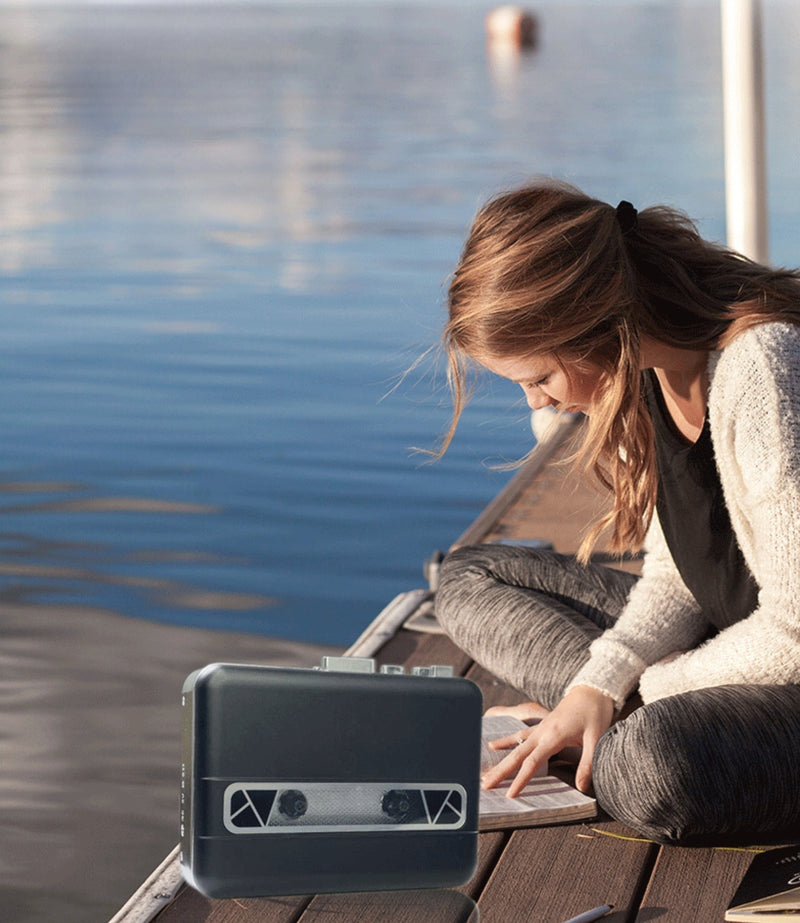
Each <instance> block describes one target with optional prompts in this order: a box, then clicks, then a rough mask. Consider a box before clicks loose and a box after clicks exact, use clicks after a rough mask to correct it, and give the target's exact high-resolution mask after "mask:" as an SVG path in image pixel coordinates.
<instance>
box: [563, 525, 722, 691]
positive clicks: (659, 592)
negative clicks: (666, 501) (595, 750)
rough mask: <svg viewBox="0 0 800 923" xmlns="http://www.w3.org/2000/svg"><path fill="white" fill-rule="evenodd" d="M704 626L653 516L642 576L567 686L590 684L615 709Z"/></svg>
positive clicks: (698, 635) (694, 640) (689, 644)
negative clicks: (649, 670) (650, 668)
mask: <svg viewBox="0 0 800 923" xmlns="http://www.w3.org/2000/svg"><path fill="white" fill-rule="evenodd" d="M708 627H709V626H708V622H707V621H706V620H705V619H704V618H703V616H702V614H701V612H700V608H699V606H698V605H697V603H696V601H695V599H694V596H692V594H691V592H690V591H689V590H688V588H687V587H686V584H685V583H684V582H683V580H682V579H681V576H680V574H679V573H678V570H677V568H676V567H675V564H674V562H673V560H672V555H671V554H670V552H669V549H668V547H667V543H666V540H665V538H664V534H663V532H662V530H661V525H660V523H659V521H658V517H657V516H654V517H653V520H652V523H651V525H650V529H649V530H648V533H647V539H646V541H645V557H644V564H643V566H642V576H641V578H640V579H639V580H638V581H637V583H636V584H635V586H634V588H633V590H632V591H631V594H630V596H629V598H628V603H627V605H626V606H625V609H624V611H623V612H622V614H621V615H620V617H619V619H618V620H617V622H616V624H615V625H614V626H613V628H610V629H609V630H608V631H606V632H604V633H603V634H602V635H601V636H600V637H599V638H597V640H595V641H594V642H593V643H592V645H591V647H590V649H589V660H588V662H587V663H586V664H585V665H584V666H583V667H582V668H581V670H580V671H579V672H578V673H577V674H576V675H575V677H574V678H573V680H572V682H571V683H570V685H569V687H568V689H570V688H572V687H573V686H578V685H581V686H592V687H593V688H595V689H599V690H600V691H601V692H605V693H606V695H609V696H611V697H612V698H613V699H614V700H615V702H616V704H617V707H621V706H622V704H623V703H624V701H625V699H626V698H627V696H628V695H629V694H630V692H631V691H632V690H633V689H634V688H635V686H636V684H637V681H638V680H639V677H640V676H641V674H642V673H643V672H644V671H645V670H646V669H647V667H648V666H649V665H650V664H653V663H656V662H657V661H659V660H661V659H662V658H665V657H668V656H669V655H672V654H674V653H675V652H676V651H683V650H687V649H688V648H691V647H694V645H696V644H697V643H698V641H699V640H700V639H701V638H702V637H703V636H704V635H705V634H706V633H707V631H708Z"/></svg>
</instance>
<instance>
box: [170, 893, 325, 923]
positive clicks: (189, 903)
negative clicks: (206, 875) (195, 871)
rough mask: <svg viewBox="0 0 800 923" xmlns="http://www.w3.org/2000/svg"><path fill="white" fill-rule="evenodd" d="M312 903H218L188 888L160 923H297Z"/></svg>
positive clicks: (304, 899) (279, 899)
mask: <svg viewBox="0 0 800 923" xmlns="http://www.w3.org/2000/svg"><path fill="white" fill-rule="evenodd" d="M310 900H311V898H310V897H271V898H237V899H235V900H224V901H215V900H211V899H210V898H207V897H204V896H203V895H202V894H200V892H199V891H195V890H194V889H193V888H189V887H187V886H186V885H184V886H183V888H182V889H181V891H180V892H179V893H178V895H177V897H176V898H175V900H174V901H173V902H172V903H171V904H170V905H169V906H168V907H165V908H164V909H163V910H162V911H161V913H159V915H158V917H157V919H158V923H198V921H200V920H202V921H203V923H296V921H297V920H299V919H300V917H301V915H302V913H303V910H304V909H305V908H306V907H307V906H308V904H309V902H310Z"/></svg>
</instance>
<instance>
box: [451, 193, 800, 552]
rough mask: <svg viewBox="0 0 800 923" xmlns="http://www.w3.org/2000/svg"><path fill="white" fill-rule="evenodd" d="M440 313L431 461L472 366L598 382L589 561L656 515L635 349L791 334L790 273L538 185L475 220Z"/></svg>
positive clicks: (651, 214)
mask: <svg viewBox="0 0 800 923" xmlns="http://www.w3.org/2000/svg"><path fill="white" fill-rule="evenodd" d="M629 212H630V210H629ZM629 217H630V215H629ZM448 309H449V319H448V322H447V324H446V326H445V330H444V334H443V344H444V349H445V353H446V355H447V360H448V381H449V384H450V389H451V392H452V396H453V417H452V421H451V426H450V429H449V431H448V432H447V433H446V434H445V436H444V439H443V441H442V446H441V452H444V451H445V450H446V448H447V446H448V445H449V444H450V441H451V440H452V438H453V434H454V432H455V429H456V426H457V424H458V420H459V417H460V415H461V412H462V410H463V408H464V406H465V404H466V401H467V400H468V398H469V393H470V390H471V388H470V384H469V382H470V376H471V373H472V371H473V370H474V367H475V360H476V358H477V357H483V358H490V357H494V358H522V357H526V356H529V355H534V354H540V355H542V354H553V355H555V357H556V359H557V360H558V362H559V364H560V365H561V367H562V368H563V369H564V372H565V374H566V375H567V377H568V378H569V376H570V371H571V370H573V371H574V370H576V369H579V368H580V367H581V366H582V365H583V364H584V363H590V364H591V365H593V366H594V367H595V368H598V369H599V370H600V376H601V377H600V385H599V387H598V388H597V390H596V392H595V399H594V400H593V403H592V407H591V413H590V415H589V420H588V426H587V428H586V435H585V439H584V444H583V448H582V449H581V451H580V452H579V453H578V457H579V458H580V459H581V460H582V461H583V462H584V465H585V467H586V469H587V471H588V472H590V473H592V474H593V475H594V477H595V478H596V480H597V481H599V483H600V484H601V485H603V486H604V487H605V488H607V489H608V490H610V491H611V492H612V494H613V506H612V509H611V511H610V512H609V513H608V514H607V515H606V516H605V517H603V519H601V520H600V522H598V523H597V524H595V526H594V527H593V528H592V529H591V531H590V532H589V534H588V535H587V536H586V538H585V539H584V541H583V544H582V546H581V549H580V554H579V556H580V558H581V559H582V560H587V559H588V556H589V553H590V551H591V548H592V547H593V545H594V543H595V542H596V540H597V538H598V536H599V535H600V533H601V532H602V531H604V529H605V528H608V527H610V528H611V530H612V535H611V539H610V547H611V550H612V551H614V552H616V553H622V552H624V551H626V550H629V549H630V550H636V549H638V548H640V547H641V545H642V542H643V540H644V535H645V533H646V531H647V527H648V525H649V523H650V519H651V517H652V515H653V509H654V506H655V498H656V491H657V475H656V467H655V456H654V447H653V429H652V423H651V421H650V416H649V413H648V411H647V408H646V406H645V403H644V400H643V395H642V393H641V372H640V348H641V339H642V337H643V336H647V337H649V338H651V339H654V340H657V341H660V342H661V343H666V344H668V345H670V346H675V347H679V348H683V349H695V350H703V351H705V350H712V349H718V348H721V347H723V346H724V345H725V344H726V343H728V342H730V341H731V340H732V339H733V338H734V337H735V336H737V335H738V334H739V333H740V332H742V331H743V330H745V329H747V328H748V327H751V326H754V325H755V324H759V323H763V322H765V321H768V320H785V321H789V322H791V323H796V324H800V273H798V272H795V271H789V270H782V269H771V268H768V267H766V266H762V265H760V264H758V263H754V262H752V261H750V260H748V259H745V258H744V257H742V256H740V255H739V254H737V253H734V252H733V251H731V250H728V249H727V248H725V247H724V246H721V245H719V244H716V243H711V242H709V241H706V240H704V239H703V238H702V237H701V236H700V235H699V233H698V231H697V229H696V227H695V226H694V224H693V223H692V222H691V221H690V220H689V218H687V217H686V216H685V215H684V214H682V213H681V212H678V211H676V210H675V209H672V208H668V207H665V206H655V207H651V208H646V209H643V210H642V211H641V212H639V213H638V217H636V218H635V219H634V220H632V221H629V222H628V224H627V226H626V227H624V226H623V222H621V221H620V220H618V217H617V210H616V209H615V208H614V207H613V206H611V205H608V204H607V203H605V202H601V201H599V200H597V199H593V198H590V197H589V196H587V195H585V194H584V193H583V192H581V191H580V190H579V189H576V188H574V187H572V186H569V185H567V184H564V183H558V182H554V181H551V180H543V181H537V182H534V183H531V184H529V185H526V186H524V187H522V188H520V189H517V190H515V191H512V192H507V193H503V194H500V195H498V196H496V197H495V198H493V199H491V200H490V201H489V202H487V203H486V205H484V206H483V207H482V208H481V209H480V211H479V212H478V215H477V217H476V218H475V220H474V222H473V224H472V227H471V229H470V232H469V236H468V238H467V242H466V244H465V246H464V250H463V252H462V254H461V258H460V260H459V262H458V265H457V267H456V270H455V272H454V274H453V277H452V280H451V283H450V288H449V294H448Z"/></svg>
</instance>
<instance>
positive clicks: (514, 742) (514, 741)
mask: <svg viewBox="0 0 800 923" xmlns="http://www.w3.org/2000/svg"><path fill="white" fill-rule="evenodd" d="M527 736H528V732H526V731H524V730H521V731H519V732H518V733H516V734H509V735H508V737H498V738H497V739H496V740H490V741H489V746H490V747H491V749H492V750H508V748H509V747H518V746H519V745H520V744H521V743H522V742H523V741H524V740H526V738H527ZM498 765H499V764H498Z"/></svg>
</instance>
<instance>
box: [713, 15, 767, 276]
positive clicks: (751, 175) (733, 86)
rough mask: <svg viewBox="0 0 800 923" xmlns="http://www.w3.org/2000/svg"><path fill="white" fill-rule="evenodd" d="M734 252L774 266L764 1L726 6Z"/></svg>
mask: <svg viewBox="0 0 800 923" xmlns="http://www.w3.org/2000/svg"><path fill="white" fill-rule="evenodd" d="M721 3H722V84H723V104H724V113H725V208H726V213H727V234H728V246H729V247H732V248H733V249H734V250H738V251H739V252H740V253H742V254H744V255H745V256H749V257H750V258H751V259H754V260H757V261H758V262H762V263H765V262H767V260H768V250H769V244H768V231H767V198H766V196H767V183H766V167H765V154H764V148H765V145H764V76H763V65H762V33H761V3H760V0H721Z"/></svg>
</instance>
